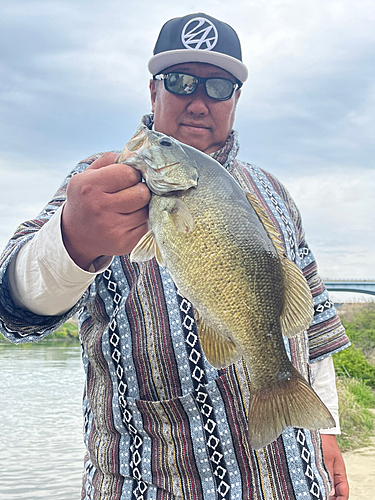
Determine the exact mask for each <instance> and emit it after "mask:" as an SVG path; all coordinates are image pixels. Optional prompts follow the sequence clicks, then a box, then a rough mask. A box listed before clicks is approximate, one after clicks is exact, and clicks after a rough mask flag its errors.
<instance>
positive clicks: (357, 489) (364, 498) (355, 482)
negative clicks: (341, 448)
mask: <svg viewBox="0 0 375 500" xmlns="http://www.w3.org/2000/svg"><path fill="white" fill-rule="evenodd" d="M372 443H373V444H372V446H368V447H366V448H360V449H359V450H355V451H349V452H346V453H344V454H343V456H344V460H345V464H346V471H347V474H348V478H349V487H350V495H349V498H350V500H370V499H372V498H375V437H373V438H372Z"/></svg>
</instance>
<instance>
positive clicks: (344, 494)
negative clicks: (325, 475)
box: [321, 434, 349, 500]
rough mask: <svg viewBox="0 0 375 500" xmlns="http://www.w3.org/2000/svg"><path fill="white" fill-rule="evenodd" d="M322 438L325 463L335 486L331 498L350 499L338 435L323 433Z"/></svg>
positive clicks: (337, 499)
mask: <svg viewBox="0 0 375 500" xmlns="http://www.w3.org/2000/svg"><path fill="white" fill-rule="evenodd" d="M321 438H322V447H323V458H324V463H325V464H326V467H327V469H328V471H329V473H330V474H331V477H332V480H333V487H332V491H331V493H330V496H329V499H330V500H348V498H349V483H348V478H347V477H346V470H345V463H344V459H343V458H342V455H341V452H340V450H339V447H338V446H337V441H336V437H335V436H334V435H332V434H322V435H321Z"/></svg>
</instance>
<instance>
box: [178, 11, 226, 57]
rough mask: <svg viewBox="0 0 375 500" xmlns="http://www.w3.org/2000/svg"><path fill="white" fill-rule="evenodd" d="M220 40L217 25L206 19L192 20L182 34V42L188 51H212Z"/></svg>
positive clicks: (196, 18) (197, 18)
mask: <svg viewBox="0 0 375 500" xmlns="http://www.w3.org/2000/svg"><path fill="white" fill-rule="evenodd" d="M218 39H219V35H218V32H217V29H216V27H215V25H214V24H213V23H212V22H211V21H209V20H208V19H205V18H204V17H195V18H194V19H190V21H189V22H187V23H186V24H185V26H184V27H183V30H182V33H181V41H182V43H183V45H184V46H185V47H186V48H187V49H196V50H212V49H213V48H214V47H215V45H216V44H217V41H218Z"/></svg>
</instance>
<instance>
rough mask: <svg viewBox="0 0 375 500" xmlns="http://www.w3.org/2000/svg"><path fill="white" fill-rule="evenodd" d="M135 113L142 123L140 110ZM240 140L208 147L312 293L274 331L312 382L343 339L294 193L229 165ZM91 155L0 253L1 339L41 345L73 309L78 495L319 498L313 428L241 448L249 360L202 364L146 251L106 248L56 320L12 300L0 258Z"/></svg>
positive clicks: (190, 313)
mask: <svg viewBox="0 0 375 500" xmlns="http://www.w3.org/2000/svg"><path fill="white" fill-rule="evenodd" d="M144 122H146V123H148V125H149V126H150V125H151V122H150V120H149V117H146V118H144ZM238 149H239V146H238V140H237V134H236V132H234V131H233V132H232V133H231V135H230V137H229V138H228V141H227V143H226V144H225V146H224V147H223V148H222V149H221V150H220V151H218V152H216V153H215V154H214V155H213V156H214V158H215V159H216V160H218V161H219V162H220V163H221V164H222V165H223V166H224V167H225V168H227V169H228V171H229V172H230V174H231V175H232V176H233V177H234V178H235V179H236V180H237V182H238V183H239V184H240V186H241V187H242V188H243V189H244V190H245V191H251V192H253V193H254V194H255V195H256V196H257V197H258V199H259V201H260V202H261V203H262V204H263V206H264V207H265V209H266V210H267V212H268V214H269V216H270V218H271V219H272V221H273V223H274V225H275V228H276V229H277V231H278V232H279V234H280V236H281V238H282V241H283V242H284V246H285V251H286V252H287V254H288V257H289V258H290V259H291V260H293V261H294V262H295V263H296V264H297V265H298V266H299V267H300V269H301V270H302V272H303V274H304V276H305V277H306V280H307V282H308V284H309V286H310V289H311V293H312V295H313V300H314V308H315V315H314V320H313V323H312V325H311V327H310V328H309V330H308V331H307V332H304V333H302V334H300V335H298V336H297V337H295V338H293V339H285V346H286V349H287V352H288V354H289V356H290V358H291V360H292V362H293V364H294V365H295V366H296V367H297V368H298V369H299V371H300V372H301V373H302V374H303V375H304V376H305V377H306V378H309V368H308V367H309V362H313V361H314V360H318V359H322V358H324V357H325V356H328V355H330V354H332V353H333V352H337V351H339V350H341V349H343V348H345V347H346V346H347V345H348V338H347V337H346V335H345V332H344V329H343V327H342V325H341V323H340V320H339V318H338V316H337V314H336V311H335V309H334V307H333V304H332V302H331V301H330V299H329V297H328V294H327V291H326V290H325V287H324V284H323V282H322V280H321V279H320V278H319V276H318V274H317V267H316V263H315V260H314V257H313V255H312V253H311V251H310V249H309V248H308V246H307V244H306V242H305V237H304V232H303V229H302V224H301V218H300V214H299V212H298V209H297V208H296V206H295V204H294V202H293V200H292V199H291V197H290V195H289V194H288V192H287V191H286V189H285V188H284V187H283V186H282V185H281V184H280V182H278V181H277V180H276V179H275V178H274V177H273V176H272V175H271V174H269V173H267V172H265V171H263V170H261V169H259V168H258V167H256V166H254V165H251V164H248V163H245V162H241V161H239V160H237V159H236V156H237V153H238ZM99 156H100V155H94V156H92V157H90V158H88V159H86V160H84V161H83V162H80V163H79V164H78V165H77V167H76V168H75V169H74V170H73V171H72V172H71V173H70V174H69V175H68V177H67V178H66V179H65V181H64V183H63V184H62V186H61V188H60V189H59V190H58V192H57V193H56V195H55V196H54V198H53V199H52V200H51V202H50V203H49V204H48V205H47V206H46V207H45V208H44V210H43V211H42V212H41V213H40V214H39V216H38V217H37V218H36V219H34V220H31V221H28V222H25V223H23V224H22V225H21V226H20V227H19V228H18V230H17V231H16V233H15V235H14V236H13V238H12V239H11V240H10V242H9V243H8V246H7V248H6V250H5V251H4V253H3V255H2V257H1V261H0V264H1V267H0V279H1V283H2V287H1V291H0V294H1V295H0V299H1V300H0V327H1V331H2V333H3V335H4V336H6V337H7V338H8V339H10V340H11V341H13V342H25V341H33V340H38V339H40V338H42V337H43V336H45V335H47V334H48V333H50V332H51V331H53V330H54V329H56V328H57V327H58V326H59V325H60V324H62V323H63V322H64V321H66V320H67V319H68V318H69V317H70V316H71V315H72V314H74V313H76V312H78V315H79V325H80V339H81V343H82V359H83V364H84V368H85V373H86V384H85V395H84V400H83V411H84V439H85V443H86V448H87V453H86V458H85V468H84V478H83V487H82V499H84V500H91V499H92V500H130V499H132V500H136V499H138V500H146V499H147V500H151V499H155V500H156V499H157V500H172V499H180V500H182V499H183V500H212V499H218V500H229V499H233V500H234V499H243V500H281V499H283V500H284V499H285V500H292V499H293V500H294V499H326V498H328V492H329V488H330V486H329V480H328V475H327V471H326V469H325V467H324V465H323V461H322V452H321V443H320V436H319V433H318V432H315V431H308V430H304V429H292V428H289V429H286V430H285V431H284V432H283V433H282V435H281V436H280V437H279V438H278V439H277V440H276V441H274V442H273V443H271V444H270V445H268V446H266V447H265V448H263V449H262V450H259V451H256V450H253V449H251V447H250V445H249V443H248V439H247V435H248V434H247V425H248V424H247V408H248V403H249V384H250V379H249V374H248V371H247V368H246V365H245V364H244V363H243V362H242V361H239V362H237V363H235V364H234V365H232V366H229V367H228V368H225V369H222V370H216V369H214V368H213V367H212V366H211V365H210V364H209V363H208V362H207V360H206V358H205V356H204V354H203V352H202V349H201V347H200V343H199V337H198V331H197V325H196V322H195V319H194V310H193V306H192V304H191V303H189V301H188V300H186V298H184V297H182V296H181V295H180V294H179V293H178V291H177V290H176V287H175V285H174V283H173V281H172V279H171V277H170V276H169V274H168V272H167V271H166V269H164V268H162V267H160V266H159V265H158V264H157V262H156V260H155V259H153V260H151V261H150V262H147V263H142V264H136V263H131V262H130V261H129V258H128V256H126V255H125V256H117V257H115V258H114V259H113V261H112V264H111V265H110V267H109V268H108V269H106V270H105V271H104V272H103V273H101V274H99V275H98V276H97V278H96V279H95V281H94V282H93V283H92V285H91V286H90V287H89V288H88V290H87V291H86V292H85V294H84V295H83V297H82V298H81V300H80V301H79V302H78V303H77V304H76V305H75V306H74V307H73V309H71V310H70V311H69V312H68V313H66V314H64V315H61V316H57V317H56V316H38V315H36V314H33V313H31V312H30V311H26V310H23V309H20V308H17V306H16V305H15V304H14V303H13V300H12V297H11V294H10V292H9V287H8V278H7V266H8V264H9V262H10V261H11V259H13V258H14V256H15V255H16V253H17V252H18V251H19V249H20V248H21V246H22V245H23V244H24V243H25V242H26V241H28V240H29V239H30V238H32V236H33V234H35V233H36V232H37V231H38V230H39V229H40V228H41V227H42V226H43V225H44V224H45V223H46V222H47V221H48V220H49V219H50V217H51V216H52V215H53V214H54V213H55V211H56V210H57V208H58V207H59V206H61V205H62V203H63V202H64V201H65V199H66V187H67V184H68V182H69V179H70V178H71V177H72V176H73V175H75V174H76V173H79V172H81V171H83V170H84V169H86V168H87V167H88V166H89V165H90V164H91V163H92V162H93V161H95V159H97V158H98V157H99Z"/></svg>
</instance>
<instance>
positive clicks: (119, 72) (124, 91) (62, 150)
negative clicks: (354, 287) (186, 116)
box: [0, 0, 375, 297]
mask: <svg viewBox="0 0 375 500" xmlns="http://www.w3.org/2000/svg"><path fill="white" fill-rule="evenodd" d="M0 1H1V17H0V40H1V42H0V51H1V58H0V179H1V182H0V216H1V219H0V220H1V224H0V246H1V247H4V245H5V244H6V242H7V240H8V239H9V237H10V235H11V234H12V232H13V231H14V229H15V228H16V226H17V225H18V223H19V222H21V221H22V220H25V219H28V218H30V217H33V216H35V215H36V214H37V213H38V212H39V210H40V209H41V208H42V207H43V206H44V204H45V202H46V201H47V200H48V198H49V197H50V196H51V195H52V194H53V193H54V191H55V190H56V188H57V187H58V186H59V184H60V182H61V181H62V179H63V178H64V176H65V174H66V173H67V172H68V171H69V170H70V169H71V168H72V167H73V166H74V165H75V164H76V163H77V162H78V161H79V160H80V159H83V158H85V157H87V156H88V155H90V154H91V153H94V152H98V151H106V150H111V149H121V148H122V147H123V146H124V145H125V143H126V141H127V140H128V139H129V138H130V137H131V135H132V134H133V132H134V130H135V129H136V127H137V125H138V123H139V120H140V117H141V115H142V114H144V113H146V112H148V111H149V109H150V100H149V96H148V79H149V74H148V72H147V61H148V59H149V58H150V56H151V53H152V49H153V46H154V43H155V40H156V37H157V34H158V32H159V29H160V27H161V26H162V24H163V23H164V22H165V21H167V20H168V19H169V18H171V17H177V16H181V15H184V14H187V13H192V12H201V11H202V9H203V10H204V12H206V13H207V14H210V15H212V16H214V17H217V18H219V19H221V20H224V21H226V22H228V23H229V24H231V25H232V26H233V27H234V28H235V29H236V31H237V32H238V34H239V36H240V38H241V40H242V46H243V58H244V62H245V64H246V65H247V66H248V68H249V74H250V77H249V80H248V81H247V82H246V84H245V86H244V89H243V93H242V96H241V99H240V103H239V107H238V111H237V117H236V122H235V128H236V129H237V130H238V132H239V137H240V142H241V144H242V146H241V152H240V158H241V159H244V160H247V161H249V162H251V163H255V164H257V165H259V166H261V167H262V168H265V169H267V170H270V171H271V172H273V173H274V174H275V175H276V176H277V177H279V179H280V180H281V181H283V182H284V183H285V185H286V186H287V187H288V189H289V191H290V192H291V194H292V196H293V197H294V198H295V200H296V202H297V204H298V206H299V207H300V209H301V211H302V215H303V220H304V224H305V229H306V233H307V240H308V242H309V245H310V247H311V248H312V250H313V252H314V254H315V256H316V258H317V260H318V263H319V268H320V274H321V275H322V276H323V277H324V278H361V279H375V235H374V222H373V219H374V208H375V201H374V192H375V163H374V162H375V160H374V158H375V146H374V143H375V24H374V21H375V3H374V1H373V0H289V1H288V0H244V1H235V0H234V1H231V2H228V0H215V1H212V0H206V1H205V2H204V8H203V7H202V2H201V1H200V2H198V1H191V0H187V1H185V2H183V3H182V2H181V6H177V3H178V2H176V1H175V0H173V1H172V0H165V1H162V0H159V1H158V2H155V1H154V2H151V1H149V0H145V1H142V0H139V1H138V2H129V1H124V0H122V1H118V0H107V1H106V2H104V1H98V0H90V1H85V0H48V1H47V0H41V1H34V0H25V1H21V0H12V1H7V0H0ZM179 5H180V3H179ZM182 5H183V6H182ZM367 297H368V296H367Z"/></svg>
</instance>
